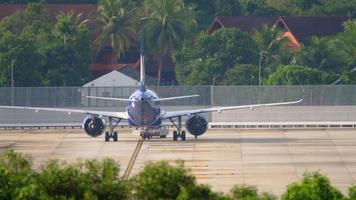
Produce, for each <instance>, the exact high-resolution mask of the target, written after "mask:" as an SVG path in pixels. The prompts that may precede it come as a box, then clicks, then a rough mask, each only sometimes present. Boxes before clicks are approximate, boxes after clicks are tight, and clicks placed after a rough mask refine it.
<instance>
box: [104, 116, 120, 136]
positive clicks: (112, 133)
mask: <svg viewBox="0 0 356 200" xmlns="http://www.w3.org/2000/svg"><path fill="white" fill-rule="evenodd" d="M120 121H121V119H119V120H117V121H116V123H115V125H113V122H114V119H113V118H112V117H109V132H105V142H110V139H112V140H113V141H114V142H117V141H118V139H119V137H118V133H117V131H114V128H115V127H116V126H117V125H118V124H119V123H120Z"/></svg>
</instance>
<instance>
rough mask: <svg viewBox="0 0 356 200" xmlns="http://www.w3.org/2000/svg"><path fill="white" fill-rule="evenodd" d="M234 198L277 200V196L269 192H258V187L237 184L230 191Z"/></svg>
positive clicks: (240, 199) (238, 199)
mask: <svg viewBox="0 0 356 200" xmlns="http://www.w3.org/2000/svg"><path fill="white" fill-rule="evenodd" d="M230 196H231V199H233V200H275V199H277V197H276V196H274V195H272V194H269V193H266V192H264V193H262V194H258V191H257V188H256V187H254V186H247V185H240V186H238V185H236V186H234V187H233V188H232V189H231V191H230Z"/></svg>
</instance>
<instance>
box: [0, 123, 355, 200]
mask: <svg viewBox="0 0 356 200" xmlns="http://www.w3.org/2000/svg"><path fill="white" fill-rule="evenodd" d="M118 131H119V139H120V141H119V142H118V143H114V142H109V143H105V142H104V136H101V137H98V138H91V137H89V136H87V135H86V134H85V133H84V132H83V130H80V129H49V130H0V153H1V152H3V151H4V150H5V149H7V148H12V149H14V150H15V151H16V152H20V153H24V154H28V155H30V156H31V157H32V159H33V166H34V168H36V169H40V167H41V165H43V164H44V163H45V162H46V161H47V160H49V159H58V160H61V161H65V162H73V161H75V160H77V159H102V158H112V159H114V160H116V161H118V162H119V163H120V165H121V172H120V174H121V175H122V174H123V173H124V171H125V169H126V166H127V165H128V162H129V160H130V158H131V155H132V153H133V151H134V149H135V147H136V145H137V141H138V140H139V138H138V136H135V135H132V131H131V130H128V129H119V130H118ZM355 155H356V130H355V129H338V130H331V129H324V130H238V129H235V130H233V129H230V130H227V129H225V130H209V131H208V132H207V133H206V134H205V135H203V136H201V137H199V138H198V139H197V140H195V139H194V138H193V137H192V136H190V135H189V136H188V137H187V140H186V141H176V142H174V141H172V134H170V135H169V136H168V137H167V138H166V139H152V140H146V141H144V142H143V145H142V147H141V150H140V152H139V154H138V157H137V159H136V163H135V165H134V167H133V170H132V173H131V176H134V175H135V174H137V173H138V172H139V171H140V170H142V169H143V167H144V165H145V164H146V163H147V162H150V161H153V162H156V161H160V160H167V161H169V162H171V163H174V162H175V161H176V160H179V159H180V160H184V162H185V167H187V168H189V169H190V170H191V173H192V174H193V175H195V176H196V178H197V181H198V183H204V184H208V185H211V186H212V188H213V190H214V191H221V192H228V191H229V190H230V189H231V188H232V186H233V185H235V184H247V185H254V186H256V187H257V188H258V189H259V191H266V192H272V193H274V194H276V195H281V194H282V193H283V192H284V191H285V189H286V186H287V185H288V184H290V183H292V182H294V181H298V180H300V179H301V178H302V177H303V174H304V173H305V172H306V171H315V170H319V171H320V172H321V173H322V174H324V175H327V176H328V177H329V178H330V180H331V183H332V184H333V185H335V186H336V187H338V188H339V189H340V190H341V191H342V192H344V193H346V191H347V188H348V187H349V186H350V184H354V183H355V180H356V156H355Z"/></svg>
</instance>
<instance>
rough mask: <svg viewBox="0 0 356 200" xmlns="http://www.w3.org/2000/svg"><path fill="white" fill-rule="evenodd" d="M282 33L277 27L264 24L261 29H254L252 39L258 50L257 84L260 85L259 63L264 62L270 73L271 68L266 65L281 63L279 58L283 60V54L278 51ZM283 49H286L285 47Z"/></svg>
mask: <svg viewBox="0 0 356 200" xmlns="http://www.w3.org/2000/svg"><path fill="white" fill-rule="evenodd" d="M283 34H284V33H283V31H281V30H279V29H278V28H277V27H272V28H270V27H269V26H268V25H266V24H263V27H262V30H261V31H257V30H255V35H254V39H255V41H256V43H257V45H258V47H259V50H260V59H259V62H258V66H259V78H258V80H259V81H258V82H259V83H258V84H259V85H261V65H262V64H264V65H265V66H266V67H267V69H268V70H269V71H270V73H271V71H272V69H269V68H268V67H270V66H271V65H273V64H274V65H276V64H277V65H278V64H281V60H283V58H282V56H283V55H282V54H281V51H280V49H281V47H282V45H283V44H284V42H285V39H284V35H283ZM283 51H286V49H284V50H283Z"/></svg>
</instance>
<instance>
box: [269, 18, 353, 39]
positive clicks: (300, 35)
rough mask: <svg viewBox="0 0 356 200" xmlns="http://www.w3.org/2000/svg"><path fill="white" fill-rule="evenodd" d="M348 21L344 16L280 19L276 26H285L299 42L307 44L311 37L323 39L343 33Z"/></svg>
mask: <svg viewBox="0 0 356 200" xmlns="http://www.w3.org/2000/svg"><path fill="white" fill-rule="evenodd" d="M348 19H349V18H348V17H344V16H310V17H304V16H299V17H279V18H278V20H277V22H276V24H277V23H282V24H284V25H285V26H286V28H287V29H289V31H290V32H291V33H292V34H293V35H294V36H295V37H296V39H297V40H298V41H299V42H305V41H307V40H308V39H309V38H310V37H311V36H320V37H321V36H328V35H335V34H337V33H339V32H342V31H343V30H344V27H343V23H344V22H345V21H347V20H348Z"/></svg>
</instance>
